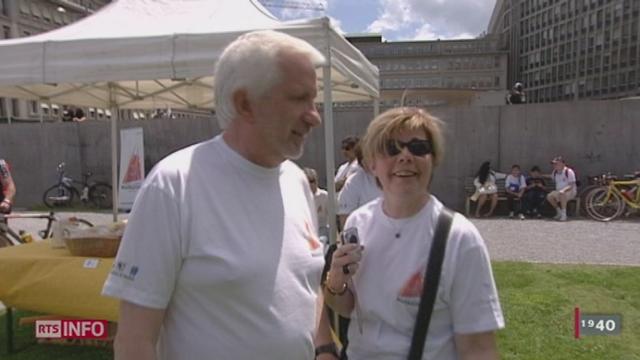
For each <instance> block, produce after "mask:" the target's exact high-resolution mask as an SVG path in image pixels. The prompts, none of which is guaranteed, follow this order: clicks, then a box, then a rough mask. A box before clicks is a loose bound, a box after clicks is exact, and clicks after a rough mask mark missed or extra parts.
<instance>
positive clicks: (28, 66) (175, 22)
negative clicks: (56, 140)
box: [0, 0, 379, 108]
mask: <svg viewBox="0 0 640 360" xmlns="http://www.w3.org/2000/svg"><path fill="white" fill-rule="evenodd" d="M257 29H274V30H278V31H282V32H285V33H288V34H290V35H293V36H296V37H299V38H302V39H304V40H306V41H308V42H309V43H311V44H312V45H313V46H314V47H316V48H317V49H319V50H320V51H321V52H322V53H323V54H325V55H328V54H330V58H331V66H332V70H333V71H332V72H331V73H332V76H331V83H332V90H333V91H332V92H333V100H334V101H351V100H364V99H371V98H372V97H378V95H379V93H378V71H377V69H376V68H375V67H374V66H373V65H372V64H371V63H370V62H369V61H368V60H367V59H366V58H365V57H364V56H363V55H362V53H360V52H359V51H358V50H357V49H356V48H355V47H354V46H352V45H351V44H350V43H349V42H347V41H346V40H345V39H344V37H342V36H341V35H340V34H338V33H337V32H336V31H335V29H334V28H333V27H332V26H331V25H330V22H329V20H328V19H327V18H320V19H312V20H305V21H295V22H280V21H278V20H277V19H276V18H275V17H274V16H273V15H272V14H270V13H269V11H268V10H266V9H265V8H264V7H263V6H262V5H260V3H259V2H258V1H257V0H244V1H238V0H215V1H213V0H119V1H114V2H113V3H111V4H109V5H107V6H106V7H104V8H103V9H101V10H100V11H98V12H96V13H95V14H93V15H91V16H88V17H86V18H84V19H82V20H80V21H78V22H76V23H73V24H71V25H69V26H66V27H63V28H59V29H57V30H53V31H50V32H47V33H43V34H39V35H36V36H31V37H27V38H19V39H10V40H4V41H0V96H7V97H20V98H29V99H39V100H42V101H51V102H56V103H68V104H74V105H81V106H97V107H110V106H111V105H115V106H118V107H120V108H159V107H165V106H170V107H173V108H212V107H213V92H212V88H213V81H214V79H213V77H212V74H213V66H214V64H215V61H216V59H217V58H218V57H219V56H220V54H221V53H222V50H223V49H224V47H225V46H226V45H227V44H229V43H230V42H231V41H233V40H234V39H235V38H236V37H237V36H238V35H240V34H242V33H244V32H247V31H252V30H257ZM321 77H322V72H321V71H320V70H319V71H318V82H319V85H320V86H322V79H321ZM109 83H112V84H113V85H114V87H115V90H116V92H115V98H114V99H113V101H114V102H110V101H109V86H108V84H109ZM319 93H320V94H322V92H319ZM321 100H322V99H321V97H319V98H318V101H321Z"/></svg>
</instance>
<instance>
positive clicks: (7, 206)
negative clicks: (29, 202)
mask: <svg viewBox="0 0 640 360" xmlns="http://www.w3.org/2000/svg"><path fill="white" fill-rule="evenodd" d="M10 212H11V202H10V201H9V200H6V199H5V200H3V201H2V202H1V203H0V213H2V214H8V213H10Z"/></svg>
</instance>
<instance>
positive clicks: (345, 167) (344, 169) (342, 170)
mask: <svg viewBox="0 0 640 360" xmlns="http://www.w3.org/2000/svg"><path fill="white" fill-rule="evenodd" d="M359 167H360V165H358V161H357V160H355V159H354V160H352V161H347V162H345V163H343V164H342V165H340V166H339V167H338V172H336V177H335V179H334V180H335V182H338V181H340V180H343V179H348V178H349V177H350V176H351V175H352V174H353V173H354V172H355V171H356V170H357V168H359Z"/></svg>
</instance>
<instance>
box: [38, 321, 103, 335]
mask: <svg viewBox="0 0 640 360" xmlns="http://www.w3.org/2000/svg"><path fill="white" fill-rule="evenodd" d="M107 325H108V322H107V321H106V320H37V321H36V338H40V339H43V338H44V339H106V338H107V336H108V334H107Z"/></svg>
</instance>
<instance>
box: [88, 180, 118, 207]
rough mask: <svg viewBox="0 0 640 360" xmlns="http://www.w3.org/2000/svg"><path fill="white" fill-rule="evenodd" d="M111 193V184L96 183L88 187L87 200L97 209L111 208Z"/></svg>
mask: <svg viewBox="0 0 640 360" xmlns="http://www.w3.org/2000/svg"><path fill="white" fill-rule="evenodd" d="M112 194H113V193H112V190H111V185H109V184H104V183H97V184H94V185H91V187H90V188H89V201H91V202H92V203H93V204H94V205H95V206H96V207H97V208H99V209H111V207H112V204H113V201H112V196H113V195H112Z"/></svg>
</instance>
